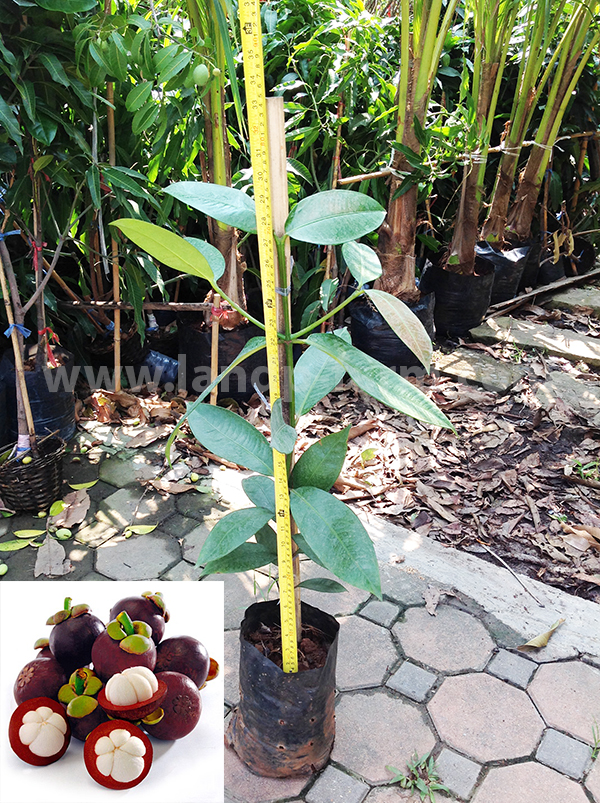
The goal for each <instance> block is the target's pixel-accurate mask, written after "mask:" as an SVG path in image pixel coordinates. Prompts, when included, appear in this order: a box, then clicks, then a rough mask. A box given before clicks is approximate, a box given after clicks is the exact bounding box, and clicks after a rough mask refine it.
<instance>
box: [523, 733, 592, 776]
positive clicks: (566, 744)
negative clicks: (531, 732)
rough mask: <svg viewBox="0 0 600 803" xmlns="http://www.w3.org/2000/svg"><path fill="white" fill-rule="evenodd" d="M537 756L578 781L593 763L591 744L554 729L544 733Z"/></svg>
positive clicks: (548, 765) (546, 763)
mask: <svg viewBox="0 0 600 803" xmlns="http://www.w3.org/2000/svg"><path fill="white" fill-rule="evenodd" d="M535 757H536V759H537V760H538V761H539V762H541V763H542V764H545V765H546V766H547V767H552V769H555V770H558V771H559V772H562V773H563V775H568V776H569V777H570V778H575V780H577V781H580V780H581V779H582V778H583V776H584V775H585V773H586V772H587V770H588V768H589V766H590V764H591V763H592V751H591V748H590V746H589V745H587V744H584V743H583V742H580V741H578V740H577V739H572V738H571V737H570V736H567V735H566V734H564V733H560V732H559V731H555V730H552V729H548V730H547V731H546V732H545V733H544V736H543V738H542V741H541V743H540V746H539V747H538V749H537V753H536V754H535Z"/></svg>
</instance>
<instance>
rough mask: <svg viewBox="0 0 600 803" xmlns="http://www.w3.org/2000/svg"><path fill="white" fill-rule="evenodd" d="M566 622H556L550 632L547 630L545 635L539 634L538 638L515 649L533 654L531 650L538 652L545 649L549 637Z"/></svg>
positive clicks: (563, 620)
mask: <svg viewBox="0 0 600 803" xmlns="http://www.w3.org/2000/svg"><path fill="white" fill-rule="evenodd" d="M565 621H566V620H565V619H559V620H558V621H557V622H554V624H553V625H552V627H551V628H550V630H547V631H546V632H545V633H541V634H540V635H539V636H536V637H535V638H532V639H530V640H529V641H528V642H527V643H526V644H521V645H520V646H519V647H517V649H518V650H520V652H533V650H540V649H542V647H545V646H546V645H547V644H548V642H549V641H550V636H552V634H553V633H554V632H555V630H557V628H559V627H560V626H561V625H562V624H563V623H564V622H565Z"/></svg>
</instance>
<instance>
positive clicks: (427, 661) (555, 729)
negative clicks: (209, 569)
mask: <svg viewBox="0 0 600 803" xmlns="http://www.w3.org/2000/svg"><path fill="white" fill-rule="evenodd" d="M92 430H93V433H92V434H83V435H79V436H78V438H79V443H80V444H81V443H83V442H86V441H87V442H90V441H92V440H96V439H98V438H99V437H102V439H103V441H104V443H103V445H102V446H99V447H96V448H94V449H91V450H90V451H88V452H87V453H85V454H83V455H80V460H79V461H77V462H73V461H72V454H73V453H71V454H70V455H68V456H67V458H66V461H65V468H66V474H67V478H68V479H69V480H71V481H75V482H85V481H91V480H92V479H96V478H99V479H100V481H99V482H98V483H97V484H96V485H95V486H94V487H93V488H92V489H91V491H90V495H91V497H92V506H91V508H90V511H89V513H88V516H87V519H86V521H85V522H84V524H83V525H82V526H81V527H80V528H79V529H78V530H77V531H76V533H75V535H74V538H73V540H71V541H65V542H63V544H64V545H65V547H66V550H67V555H68V557H69V559H70V560H71V561H72V563H73V565H74V571H73V572H72V573H71V574H69V575H67V577H68V579H86V580H90V579H95V580H110V579H125V580H126V579H163V580H195V579H197V577H198V574H199V570H198V569H196V568H195V566H194V563H195V560H196V556H197V554H198V551H199V549H200V547H201V545H202V543H203V541H204V539H205V538H206V535H207V533H208V532H209V531H210V528H211V527H212V525H213V523H214V522H215V521H216V520H217V519H218V517H219V516H220V515H222V514H223V513H224V512H225V511H226V510H228V509H230V508H231V507H239V506H240V503H241V496H240V493H241V492H240V485H239V483H240V475H239V473H237V472H232V471H226V472H221V471H218V470H217V471H216V472H215V473H214V478H213V479H212V487H213V490H212V491H211V490H210V487H209V486H208V483H207V482H206V481H204V483H203V484H204V485H205V486H206V487H204V488H203V489H202V490H201V491H191V492H189V493H185V494H181V495H176V496H175V495H171V496H168V497H161V496H160V495H159V494H157V493H147V494H145V495H144V496H143V498H142V492H141V489H140V486H139V483H138V481H137V479H138V476H139V475H140V474H141V475H142V476H144V477H148V476H154V474H155V473H158V471H160V469H161V467H162V456H161V454H160V452H161V448H160V445H159V446H156V445H154V446H153V447H148V448H146V449H143V450H135V451H134V450H127V449H126V448H123V441H126V439H127V438H126V437H125V436H123V434H122V433H120V434H119V432H118V431H117V432H111V431H110V429H109V428H104V430H103V429H102V428H101V427H97V426H96V427H93V428H92ZM119 438H120V439H121V440H119ZM111 443H112V444H114V445H111ZM75 448H76V449H77V448H78V447H77V445H75ZM182 473H184V472H182ZM140 500H141V501H140ZM134 514H135V522H137V523H151V524H157V525H158V526H157V528H156V529H155V530H154V531H153V532H152V533H149V534H141V535H135V534H134V535H133V536H131V537H130V538H126V537H125V535H124V533H123V530H124V528H125V527H126V526H127V525H128V524H131V523H132V521H133V516H134ZM35 526H39V519H35V518H34V517H32V516H19V517H15V518H13V519H5V520H3V521H2V522H1V523H0V528H1V529H0V540H2V541H6V540H10V539H11V538H13V536H12V535H11V532H13V531H14V530H15V529H25V528H27V527H35ZM367 526H368V528H369V530H370V532H371V535H372V537H373V539H374V541H375V544H376V550H377V554H378V558H379V560H380V563H381V573H382V586H383V590H384V599H383V601H378V600H376V599H375V598H373V597H371V596H370V595H369V594H368V593H366V592H360V591H357V590H350V591H349V592H348V593H347V594H342V595H323V594H318V593H316V592H306V593H305V595H304V598H305V599H306V601H307V602H310V603H311V604H317V605H318V606H319V607H321V608H323V609H324V610H327V611H328V612H330V613H333V614H334V615H336V616H337V617H338V619H339V622H340V625H341V638H340V650H339V659H338V671H337V683H338V696H337V700H336V717H337V735H336V741H335V745H334V749H333V753H332V756H331V760H330V762H329V764H328V765H327V766H326V768H325V769H324V770H323V771H322V772H321V773H320V774H318V775H317V776H310V777H306V778H301V779H295V780H287V781H281V780H273V779H266V778H260V777H257V776H255V775H253V774H252V773H250V772H249V770H248V769H247V768H246V767H245V765H243V764H242V763H241V762H240V761H239V760H238V759H237V757H236V756H235V754H233V753H232V752H231V751H226V792H225V801H226V803H276V802H279V801H289V802H290V803H300V801H303V803H362V801H367V803H396V802H397V801H406V800H409V801H411V803H416V801H418V800H419V796H418V795H414V794H413V795H412V796H411V793H410V791H404V790H401V789H399V788H398V787H389V786H386V783H387V782H388V781H389V779H390V777H391V775H390V772H389V771H388V770H387V769H386V765H392V766H394V767H397V768H398V769H399V770H401V771H404V770H405V767H406V764H407V762H408V761H410V759H411V758H412V757H413V755H414V753H415V751H416V752H417V753H418V754H419V755H420V756H421V755H423V754H424V753H427V752H429V751H432V754H433V756H434V757H435V758H436V762H437V767H438V771H439V774H440V776H441V779H442V781H443V782H444V784H445V785H446V786H447V787H448V789H449V790H450V792H449V794H441V793H436V798H435V799H436V800H438V801H447V800H452V801H472V803H586V802H587V803H600V762H596V761H594V756H595V749H596V748H597V747H598V738H599V737H600V734H599V731H598V727H599V725H600V613H599V609H598V606H597V605H595V604H594V603H591V602H586V601H584V600H578V599H575V598H573V597H569V596H568V595H566V594H563V593H562V592H559V591H557V590H556V589H549V588H547V587H544V586H542V585H541V584H535V593H536V596H537V597H538V599H540V602H541V603H543V604H542V605H537V604H536V602H534V600H533V598H532V597H531V596H529V595H527V594H526V593H525V592H524V591H523V589H522V588H521V586H519V585H518V584H517V583H516V581H515V580H514V578H512V577H511V575H509V574H508V572H506V571H505V570H504V569H501V568H498V569H497V568H496V567H494V566H492V565H491V564H489V563H485V564H484V563H483V562H482V561H479V560H478V559H477V558H475V557H473V556H469V555H464V554H461V553H458V552H456V551H455V550H452V549H445V548H444V547H441V546H440V545H438V544H434V543H431V542H428V541H427V539H425V538H419V539H417V540H415V539H416V536H415V534H414V533H409V532H408V531H405V530H402V529H401V528H394V527H389V526H386V525H382V524H381V523H379V522H378V521H377V520H373V519H371V521H370V522H367ZM393 553H396V555H397V556H399V557H395V556H394V554H393ZM3 559H4V560H5V561H6V562H7V563H8V565H9V572H8V574H7V575H6V576H5V577H4V578H3V580H2V582H8V581H10V580H11V579H14V580H31V579H33V564H34V562H35V550H33V549H31V548H29V547H28V548H27V549H22V550H20V551H18V552H14V553H4V555H3ZM273 571H274V570H273V567H271V573H269V572H268V571H267V570H265V571H263V572H257V573H246V574H240V575H233V576H227V577H225V578H224V583H225V598H226V611H225V622H226V624H225V628H226V632H225V646H226V661H225V666H224V673H225V717H226V719H227V717H228V716H229V714H230V711H231V708H232V707H233V706H234V705H235V703H236V700H237V697H238V684H237V655H238V637H239V632H238V627H239V622H240V620H241V618H242V616H243V611H244V609H245V608H246V607H247V606H248V605H249V604H250V603H252V602H254V601H256V599H260V598H265V597H267V596H268V595H269V593H271V595H272V591H270V588H271V586H272V578H273ZM315 573H317V572H316V571H315V567H314V565H313V564H311V563H310V562H309V561H306V562H305V576H314V574H315ZM318 574H320V575H322V574H323V572H322V570H319V571H318ZM215 580H216V581H221V578H212V579H211V580H209V581H215ZM527 582H528V583H529V584H532V583H534V581H531V580H528V581H527ZM431 584H433V585H435V586H437V587H439V588H441V589H442V590H446V591H452V592H453V595H450V596H443V597H442V601H441V603H440V605H439V606H438V608H437V612H436V614H435V615H431V614H429V613H428V612H427V610H426V608H425V599H424V596H423V594H424V592H425V591H426V590H427V588H428V586H430V585H431ZM257 595H258V596H257ZM560 615H565V616H566V617H567V622H566V623H565V625H563V627H562V628H561V629H559V630H558V631H557V633H556V634H555V636H554V637H553V639H552V640H551V641H550V644H549V646H548V648H546V649H545V650H542V651H540V652H539V653H528V654H522V653H520V652H518V651H517V650H516V647H517V645H518V644H520V643H522V642H524V641H526V640H527V639H529V638H531V637H532V636H534V635H536V634H537V633H538V632H541V630H542V629H547V626H549V624H550V623H551V622H552V621H553V620H555V619H556V618H558V617H559V616H560ZM215 803H220V801H215Z"/></svg>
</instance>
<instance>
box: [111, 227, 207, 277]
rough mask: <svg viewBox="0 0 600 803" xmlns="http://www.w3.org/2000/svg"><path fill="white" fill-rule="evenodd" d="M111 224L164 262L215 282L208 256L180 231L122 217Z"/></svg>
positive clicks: (184, 271)
mask: <svg viewBox="0 0 600 803" xmlns="http://www.w3.org/2000/svg"><path fill="white" fill-rule="evenodd" d="M110 225H111V226H116V228H118V229H119V230H120V231H122V232H123V234H124V235H125V236H126V237H129V239H130V240H133V242H134V243H135V244H136V245H137V246H139V247H140V248H143V249H144V251H146V252H147V253H148V254H150V256H153V257H155V258H156V259H158V261H159V262H162V263H163V264H164V265H168V266H169V267H170V268H174V269H175V270H179V271H181V272H182V273H190V274H191V275H192V276H200V277H201V278H202V279H207V280H208V281H209V282H210V283H211V284H213V282H214V277H213V275H212V271H211V268H210V265H209V264H208V262H207V261H206V258H205V257H204V256H202V254H201V253H200V252H199V251H198V249H197V248H195V247H194V246H193V245H192V244H191V243H188V242H187V241H186V240H184V239H183V237H179V235H178V234H173V232H172V231H168V229H162V228H160V226H155V225H154V224H153V223H146V221H144V220H134V219H133V218H121V220H115V221H114V222H113V223H111V224H110Z"/></svg>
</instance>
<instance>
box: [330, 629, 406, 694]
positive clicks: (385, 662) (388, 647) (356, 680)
mask: <svg viewBox="0 0 600 803" xmlns="http://www.w3.org/2000/svg"><path fill="white" fill-rule="evenodd" d="M338 622H339V625H340V635H339V647H338V658H337V671H336V684H337V687H338V689H339V690H340V691H349V690H351V689H368V688H374V687H376V686H380V685H381V683H382V682H383V679H384V677H385V676H386V674H387V673H388V672H389V670H390V669H391V667H392V666H393V665H394V664H395V663H396V662H397V661H398V657H399V656H398V652H397V650H396V648H395V646H394V644H393V642H392V637H391V635H390V631H389V630H386V628H384V627H380V626H379V625H376V624H374V623H373V622H369V621H367V620H366V619H361V618H360V617H358V616H344V617H340V618H339V619H338ZM357 645H360V660H357V652H358V647H357Z"/></svg>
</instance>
